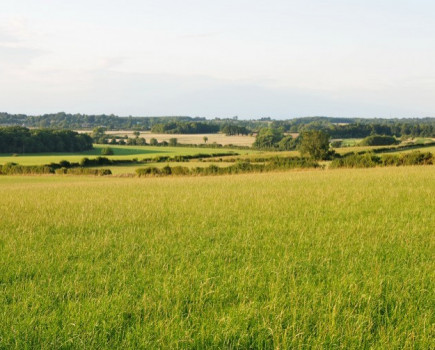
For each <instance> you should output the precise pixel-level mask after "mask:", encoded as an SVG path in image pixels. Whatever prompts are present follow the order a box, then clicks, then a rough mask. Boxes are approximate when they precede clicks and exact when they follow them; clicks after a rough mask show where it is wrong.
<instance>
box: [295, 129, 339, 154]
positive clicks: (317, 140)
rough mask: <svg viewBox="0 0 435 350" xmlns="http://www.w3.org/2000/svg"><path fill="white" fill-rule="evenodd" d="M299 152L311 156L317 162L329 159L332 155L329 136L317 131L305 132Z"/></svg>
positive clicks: (302, 135)
mask: <svg viewBox="0 0 435 350" xmlns="http://www.w3.org/2000/svg"><path fill="white" fill-rule="evenodd" d="M299 151H300V152H301V154H309V155H310V156H311V157H312V158H313V159H315V160H326V159H328V158H329V157H330V156H331V154H332V152H331V151H330V150H329V135H328V134H327V133H325V132H323V131H317V130H311V131H305V132H303V133H302V134H301V144H300V146H299Z"/></svg>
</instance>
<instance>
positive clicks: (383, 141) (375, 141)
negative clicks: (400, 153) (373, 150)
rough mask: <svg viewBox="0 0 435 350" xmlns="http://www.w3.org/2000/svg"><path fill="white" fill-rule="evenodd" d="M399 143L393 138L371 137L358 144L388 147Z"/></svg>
mask: <svg viewBox="0 0 435 350" xmlns="http://www.w3.org/2000/svg"><path fill="white" fill-rule="evenodd" d="M398 143H399V142H398V141H397V140H396V139H395V138H394V137H393V136H381V135H371V136H367V137H366V138H365V139H363V140H362V141H361V142H360V145H361V146H388V145H396V144H398Z"/></svg>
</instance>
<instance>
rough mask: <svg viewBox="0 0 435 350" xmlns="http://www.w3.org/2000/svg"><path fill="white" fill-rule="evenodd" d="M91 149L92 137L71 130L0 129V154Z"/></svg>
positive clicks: (18, 127) (19, 127) (13, 127)
mask: <svg viewBox="0 0 435 350" xmlns="http://www.w3.org/2000/svg"><path fill="white" fill-rule="evenodd" d="M91 149H92V137H90V136H89V135H86V134H79V133H77V132H75V131H71V130H51V129H28V128H24V127H21V126H11V127H3V128H1V127H0V153H40V152H82V151H87V150H91Z"/></svg>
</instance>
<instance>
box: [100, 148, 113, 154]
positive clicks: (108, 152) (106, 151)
mask: <svg viewBox="0 0 435 350" xmlns="http://www.w3.org/2000/svg"><path fill="white" fill-rule="evenodd" d="M114 154H115V152H114V151H113V149H112V148H110V147H105V148H102V149H101V155H103V156H113V155H114Z"/></svg>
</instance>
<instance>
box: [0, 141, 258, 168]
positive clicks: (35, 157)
mask: <svg viewBox="0 0 435 350" xmlns="http://www.w3.org/2000/svg"><path fill="white" fill-rule="evenodd" d="M107 147H110V148H111V149H112V150H113V151H114V155H112V156H104V157H107V158H110V159H133V158H138V159H139V160H141V159H143V158H149V157H155V156H176V155H181V156H183V155H192V154H198V153H204V154H212V153H227V152H231V151H233V152H236V153H240V154H251V153H255V152H256V151H253V150H248V149H247V150H245V149H243V150H237V149H233V150H231V149H228V148H205V147H161V146H116V145H115V146H112V145H94V149H93V150H91V151H85V152H80V153H36V154H23V155H21V154H19V155H16V156H13V155H11V154H0V164H5V163H8V162H14V163H18V164H20V165H43V164H48V163H52V162H53V163H58V162H60V161H61V160H67V161H69V162H80V160H81V159H83V158H84V157H88V158H95V157H98V156H101V150H102V149H103V148H107Z"/></svg>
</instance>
